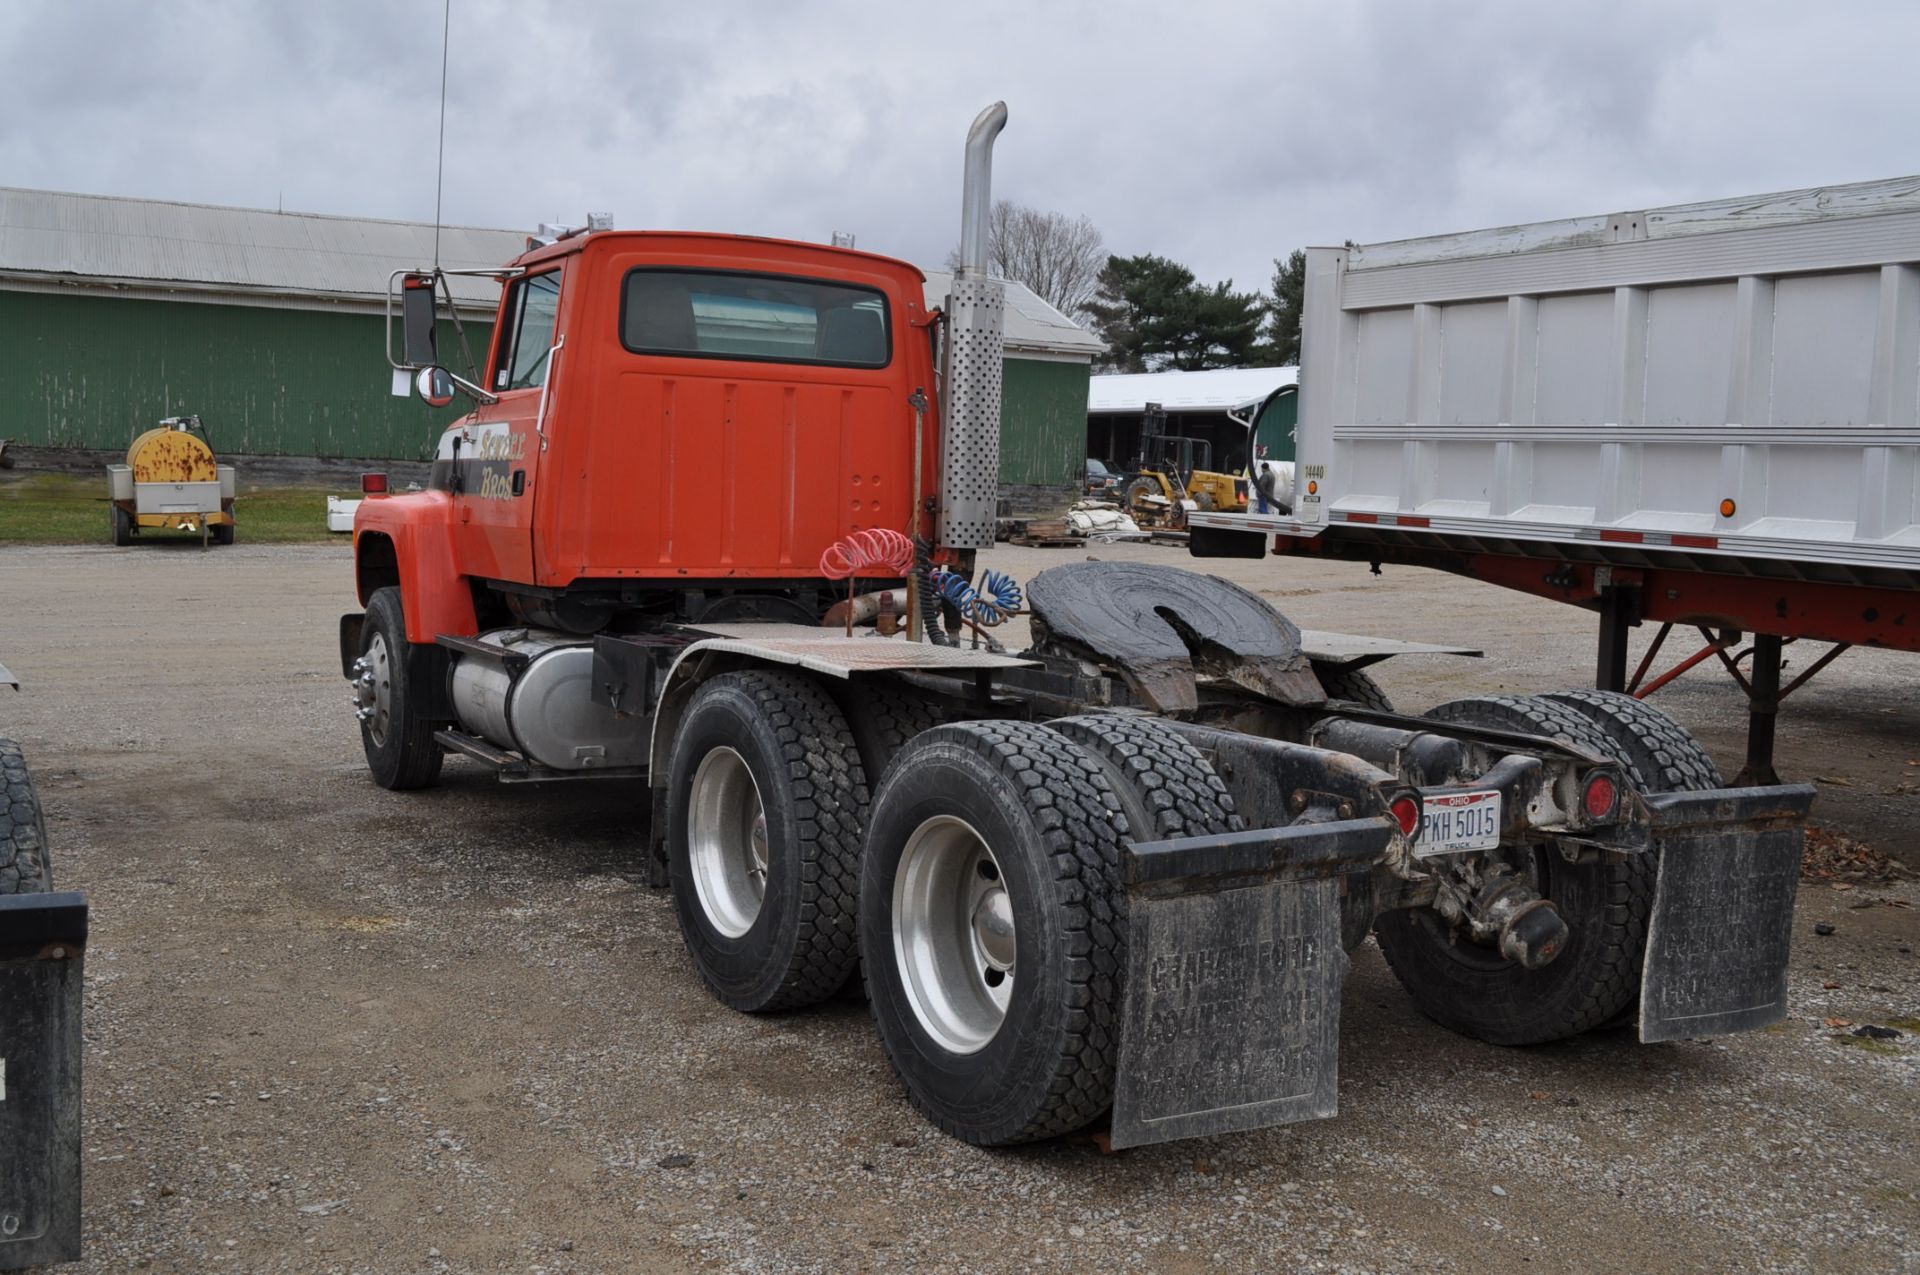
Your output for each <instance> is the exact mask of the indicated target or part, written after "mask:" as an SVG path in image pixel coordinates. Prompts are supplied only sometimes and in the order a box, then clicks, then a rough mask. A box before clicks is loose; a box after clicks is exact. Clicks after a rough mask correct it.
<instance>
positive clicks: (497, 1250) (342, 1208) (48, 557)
mask: <svg viewBox="0 0 1920 1275" xmlns="http://www.w3.org/2000/svg"><path fill="white" fill-rule="evenodd" d="M1101 552H1102V556H1139V557H1145V558H1150V559H1153V560H1157V561H1165V562H1168V563H1172V564H1176V565H1178V564H1185V563H1186V562H1187V561H1188V560H1187V559H1186V558H1185V557H1184V555H1182V554H1180V553H1179V552H1177V551H1173V550H1165V549H1132V550H1125V551H1117V550H1108V551H1101ZM1075 556H1078V551H1039V550H1009V549H1004V548H1003V549H1002V550H1000V551H997V552H996V554H995V555H994V558H993V561H994V563H995V565H998V566H1001V567H1003V568H1008V569H1011V570H1013V571H1014V572H1015V573H1016V574H1018V575H1020V576H1021V577H1023V578H1025V577H1029V576H1031V575H1032V574H1033V573H1034V572H1035V571H1037V570H1039V569H1040V568H1041V567H1043V566H1045V565H1048V564H1051V563H1056V562H1063V561H1069V560H1072V559H1073V558H1074V557H1075ZM1216 569H1219V570H1222V571H1223V573H1228V574H1232V575H1233V576H1235V578H1237V579H1239V580H1241V581H1242V582H1244V583H1247V584H1249V585H1251V586H1252V587H1255V588H1259V589H1261V590H1263V591H1264V592H1265V593H1266V594H1267V595H1268V596H1269V597H1270V598H1272V599H1273V601H1274V602H1275V603H1276V605H1278V606H1280V607H1282V608H1283V609H1285V610H1287V611H1288V612H1289V613H1290V614H1293V615H1294V616H1295V617H1296V618H1298V619H1299V620H1300V621H1301V622H1302V623H1304V624H1306V625H1308V626H1310V627H1315V628H1347V629H1351V630H1353V631H1357V632H1369V633H1379V634H1383V635H1389V636H1407V637H1415V636H1426V637H1429V638H1431V639H1432V640H1436V641H1448V642H1472V643H1476V644H1479V645H1484V646H1485V647H1486V648H1487V649H1488V654H1489V658H1488V659H1486V660H1484V661H1465V660H1442V659H1437V658H1430V657H1426V658H1420V659H1407V660H1402V661H1397V662H1395V663H1393V664H1389V665H1387V666H1385V667H1384V668H1383V669H1382V670H1381V671H1380V674H1379V677H1380V681H1381V682H1382V683H1383V684H1384V685H1385V686H1386V688H1387V690H1388V691H1389V692H1390V693H1392V694H1393V695H1394V697H1395V698H1396V700H1397V701H1398V702H1399V703H1400V705H1401V706H1402V707H1403V708H1408V709H1413V710H1419V709H1423V708H1425V707H1428V706H1430V705H1432V704H1434V703H1437V702H1439V701H1441V700H1443V699H1449V698H1454V697H1457V696H1461V695H1469V694H1477V693H1486V692H1491V691H1496V690H1547V689H1554V688H1556V687H1561V686H1568V685H1579V684H1582V683H1583V682H1586V681H1588V680H1589V679H1590V676H1591V667H1592V642H1591V622H1590V620H1589V619H1588V618H1587V617H1586V616H1584V615H1583V614H1582V613H1580V612H1577V611H1574V610H1572V609H1571V608H1565V607H1560V606H1556V605H1553V604H1550V603H1546V602H1540V601H1535V600H1532V599H1528V598H1525V597H1521V596H1519V595H1515V594H1509V593H1504V592H1501V591H1498V590H1495V589H1492V588H1489V587H1486V586H1481V585H1477V584H1474V583H1472V582H1468V581H1462V580H1457V579H1453V578H1451V577H1445V576H1439V575H1428V574H1422V573H1419V572H1415V571H1411V570H1401V571H1390V572H1389V573H1388V575H1387V576H1386V577H1384V578H1378V579H1376V578H1374V577H1371V576H1369V575H1367V574H1366V573H1365V570H1364V568H1360V567H1354V566H1343V565H1339V564H1295V563H1291V562H1264V563H1263V562H1253V563H1248V562H1235V563H1230V564H1223V565H1222V566H1221V567H1220V568H1216ZM350 581H351V569H350V558H349V554H348V552H347V550H346V548H345V547H344V546H343V545H326V546H316V547H288V548H268V547H259V546H247V545H244V544H243V545H241V546H239V547H237V548H234V549H226V550H215V551H211V552H202V551H200V550H198V549H185V550H174V549H169V548H163V547H159V546H142V547H139V548H136V549H129V550H121V551H115V550H111V549H106V548H97V549H96V548H46V549H18V548H11V549H0V598H4V604H3V606H4V617H5V622H4V625H0V658H4V659H5V661H6V662H7V663H8V664H9V665H10V666H11V667H12V668H13V670H14V671H15V672H16V673H17V674H19V675H20V676H21V677H22V678H23V679H24V680H25V682H26V690H25V692H24V693H23V694H20V695H18V696H8V697H6V698H5V699H4V700H0V727H3V728H4V730H5V732H6V733H10V734H13V735H15V736H17V737H18V738H19V739H20V740H21V742H22V743H23V744H24V745H25V746H26V748H27V750H28V754H29V757H30V759H31V760H32V762H33V763H34V766H35V771H36V775H37V777H38V780H39V783H40V785H41V788H42V797H43V800H44V801H45V804H46V805H47V807H48V811H49V817H50V821H51V833H52V837H53V843H54V847H55V866H56V870H57V872H58V874H59V878H60V883H61V884H62V885H64V886H71V887H80V888H84V889H86V890H87V891H88V893H89V895H90V896H91V898H92V902H93V907H94V916H95V922H94V924H95V930H94V939H93V943H92V946H91V948H90V950H89V957H88V980H87V981H88V1003H87V1014H88V1021H87V1037H88V1041H89V1049H90V1052H89V1055H88V1058H87V1064H86V1065H87V1072H86V1156H85V1158H86V1175H87V1177H86V1184H87V1186H86V1213H85V1219H86V1220H85V1226H86V1249H87V1259H86V1261H85V1262H83V1263H82V1264H81V1265H80V1266H79V1267H76V1268H72V1269H76V1270H99V1271H109V1270H111V1271H121V1270H127V1269H130V1268H141V1269H149V1270H155V1271H169V1272H173V1271H179V1272H187V1271H192V1272H203V1271H218V1270H233V1271H299V1272H330V1271H339V1272H378V1273H380V1275H388V1273H394V1272H416V1271H418V1272H432V1271H515V1272H530V1271H531V1272H556V1273H557V1272H586V1271H625V1270H654V1269H659V1270H681V1269H702V1270H713V1269H727V1270H735V1269H737V1270H754V1271H854V1270H878V1269H915V1268H938V1269H943V1270H977V1271H1002V1270H1028V1269H1034V1268H1041V1269H1049V1270H1084V1269H1091V1268H1120V1269H1155V1270H1171V1271H1214V1270H1261V1271H1280V1270H1287V1271H1291V1270H1328V1271H1401V1270H1411V1269H1422V1270H1442V1271H1462V1272H1465V1271H1471V1272H1474V1273H1475V1275H1484V1273H1488V1272H1506V1271H1554V1270H1634V1271H1650V1270H1683V1269H1684V1270H1715V1271H1720V1270H1724V1271H1748V1270H1767V1271H1773V1270H1782V1271H1799V1270H1808V1271H1815V1270H1817V1271H1888V1270H1899V1269H1907V1270H1913V1269H1920V1226H1917V1224H1920V1204H1916V1193H1917V1192H1920V1154H1916V1152H1917V1150H1920V1043H1916V1039H1915V1031H1916V1029H1920V1021H1915V1020H1916V1019H1920V956H1916V955H1915V951H1914V948H1915V947H1916V939H1920V923H1917V921H1916V912H1915V911H1914V910H1913V909H1911V908H1903V907H1900V906H1896V905H1895V901H1896V900H1909V901H1920V883H1916V882H1914V881H1912V880H1911V879H1908V880H1907V881H1905V882H1904V883H1901V882H1896V883H1894V884H1892V885H1886V886H1880V885H1872V884H1861V885H1856V886H1855V887H1854V888H1852V889H1849V890H1835V889H1832V888H1830V887H1828V886H1826V885H1819V886H1813V885H1809V886H1807V887H1805V888H1803V889H1802V891H1801V895H1800V904H1799V910H1798V915H1797V916H1796V919H1795V922H1794V930H1795V933H1794V944H1795V957H1794V966H1793V977H1792V1012H1791V1014H1790V1015H1789V1017H1788V1019H1787V1020H1786V1021H1785V1022H1784V1023H1781V1024H1780V1025H1778V1026H1776V1027H1774V1028H1772V1029H1770V1030H1768V1031H1764V1032H1760V1033H1756V1034H1753V1035H1749V1036H1743V1037H1734V1038H1731V1039H1728V1040H1724V1041H1718V1042H1705V1043H1679V1044H1672V1045H1662V1046H1654V1047H1641V1046H1639V1045H1636V1044H1634V1043H1633V1042H1632V1041H1631V1040H1630V1039H1629V1038H1628V1037H1626V1036H1624V1035H1620V1034H1600V1035H1594V1036H1589V1037H1586V1038H1583V1039H1580V1040H1576V1041H1572V1042H1568V1043H1564V1044H1560V1045H1555V1046H1549V1047H1543V1048H1534V1049H1526V1050H1508V1049H1499V1048H1494V1047H1490V1046H1484V1045H1480V1044H1476V1043H1474V1042H1472V1041H1468V1040H1464V1039H1461V1038H1459V1037H1456V1036H1453V1035H1450V1034H1448V1033H1447V1032H1445V1031H1443V1030H1441V1029H1439V1028H1437V1027H1434V1026H1433V1025H1431V1024H1429V1023H1428V1022H1426V1021H1425V1020H1424V1019H1422V1018H1421V1017H1420V1016H1419V1015H1418V1014H1417V1013H1416V1012H1415V1011H1414V1010H1413V1008H1412V1006H1411V1005H1410V1004H1409V1003H1408V1001H1407V999H1406V997H1405V996H1404V995H1403V994H1402V992H1401V991H1400V989H1399V987H1398V985H1397V984H1396V983H1395V982H1394V980H1393V979H1392V977H1391V976H1390V975H1389V974H1388V972H1387V971H1386V968H1385V966H1384V964H1383V962H1382V961H1381V959H1380V956H1379V953H1378V951H1377V950H1376V949H1375V948H1373V947H1372V946H1371V944H1370V943H1369V945H1368V946H1366V947H1364V948H1362V949H1361V951H1360V952H1358V953H1357V954H1356V957H1355V960H1354V965H1353V972H1352V975H1351V977H1350V979H1349V981H1348V984H1347V992H1346V999H1345V1007H1346V1012H1345V1015H1344V1020H1343V1023H1342V1028H1343V1065H1342V1068H1341V1075H1340V1100H1341V1114H1340V1116H1339V1117H1338V1118H1337V1119H1334V1120H1330V1121H1323V1122H1319V1123H1316V1124H1309V1125H1300V1126H1294V1127H1291V1128H1285V1129H1274V1130H1268V1131H1265V1132H1261V1133H1256V1134H1247V1135H1236V1136H1231V1137H1221V1138H1214V1139H1204V1140H1199V1141H1194V1142H1186V1143H1177V1144H1173V1145H1167V1146H1159V1147H1151V1148H1145V1149H1141V1150H1137V1151H1132V1152H1127V1153H1124V1154H1121V1155H1117V1156H1107V1155H1102V1154H1101V1153H1100V1152H1099V1150H1098V1149H1097V1148H1095V1147H1094V1146H1093V1145H1091V1144H1090V1143H1086V1142H1079V1143H1074V1142H1068V1143H1055V1144H1050V1145H1044V1146H1039V1147H1033V1148H1028V1149H1024V1150H1019V1151H1013V1152H985V1151H979V1150H975V1149H973V1148H971V1147H967V1146H964V1145H961V1144H959V1143H956V1142H953V1141H950V1140H948V1139H946V1138H945V1137H943V1136H941V1135H939V1134H937V1133H935V1132H934V1131H933V1130H932V1129H931V1128H930V1127H929V1126H927V1125H926V1124H925V1123H924V1122H923V1121H922V1120H921V1119H920V1118H919V1117H918V1116H917V1115H916V1114H915V1113H914V1112H913V1110H912V1109H911V1108H910V1107H909V1106H908V1104H907V1102H906V1100H905V1098H904V1097H903V1095H902V1092H901V1090H900V1088H899V1086H898V1084H897V1083H896V1082H895V1080H894V1078H893V1076H892V1075H891V1073H890V1072H889V1071H888V1068H887V1065H886V1062H885V1060H884V1058H883V1057H882V1055H881V1051H880V1048H879V1045H878V1043H877V1041H876V1039H875V1036H874V1033H873V1030H872V1028H871V1025H870V1023H869V1022H868V1019H867V1015H866V1009H865V1007H864V1006H863V1005H861V1004H859V1003H857V1002H851V1001H848V1002H840V1003H836V1004H832V1005H830V1006H828V1007H826V1008H824V1009H821V1010H817V1011H813V1012H807V1013H800V1014H794V1015H789V1016H780V1017H771V1018H759V1019H755V1018H747V1017H743V1016H740V1015H736V1014H733V1013H730V1012H728V1011H726V1010H724V1009H722V1008H721V1007H720V1006H719V1005H718V1004H716V1003H715V1002H714V1001H712V1000H711V999H710V998H709V997H708V996H707V994H706V992H705V991H704V990H703V988H702V987H701V985H700V984H699V982H698V980H697V978H696V977H695V975H694V973H693V972H692V969H691V968H690V966H689V964H688V962H687V961H686V959H685V957H684V955H683V952H682V949H681V944H680V939H679V936H678V934H677V931H676V930H675V927H674V923H673V919H672V912H671V907H670V904H669V902H668V900H667V899H666V897H665V896H664V895H663V894H660V893H656V892H653V891H650V890H648V889H647V888H646V887H645V886H644V884H642V879H643V878H642V865H641V863H640V861H639V854H640V847H641V844H642V840H643V834H644V824H645V819H646V801H645V794H644V791H643V790H640V789H638V788H635V787H633V786H630V785H620V784H611V783H610V784H605V785H600V786H592V785H578V786H568V785H563V786H558V787H554V788H545V789H542V788H538V787H535V788H531V789H514V788H507V787H502V786H500V785H498V784H496V783H495V782H493V781H492V780H491V778H489V777H488V776H486V775H484V774H483V773H482V772H480V771H479V770H477V769H476V768H474V767H472V766H471V765H469V764H468V763H466V762H464V761H461V762H454V763H450V764H449V765H448V767H447V773H446V781H445V783H444V784H443V785H442V786H441V787H440V788H438V789H436V790H433V791H430V792H427V793H421V794H411V795H401V794H392V793H387V792H384V791H382V790H380V789H378V788H376V787H375V786H374V785H373V784H372V783H371V782H370V781H369V780H368V779H367V777H366V775H365V773H364V766H363V763H362V760H361V755H360V744H359V738H358V735H357V732H356V730H355V728H354V723H353V718H352V714H351V711H350V710H349V708H348V705H347V691H346V687H345V685H344V683H343V682H342V681H341V680H340V675H339V667H338V658H337V655H336V649H337V648H336V623H337V617H338V616H339V614H340V613H341V612H342V611H343V610H346V609H348V608H349V607H350V606H351V604H352V597H351V584H350ZM1916 672H1920V661H1915V660H1914V659H1913V658H1912V657H1902V656H1894V655H1888V654H1885V653H1880V652H1859V653H1855V654H1851V655H1849V656H1848V657H1846V658H1845V659H1843V660H1841V661H1840V662H1839V663H1838V664H1837V665H1835V666H1834V667H1833V668H1832V669H1831V670H1829V671H1828V672H1827V673H1823V674H1822V675H1821V678H1820V679H1818V680H1817V681H1815V682H1814V683H1813V684H1812V685H1811V686H1809V687H1808V688H1807V689H1806V690H1804V691H1802V692H1801V693H1800V694H1799V695H1797V696H1796V697H1795V698H1794V700H1792V701H1790V704H1789V711H1788V714H1787V717H1786V719H1785V721H1784V723H1783V728H1782V736H1783V747H1782V755H1781V770H1782V771H1783V772H1784V773H1786V774H1788V775H1790V776H1792V777H1795V778H1811V777H1815V776H1818V777H1820V778H1822V779H1823V780H1825V781H1826V782H1825V783H1823V785H1822V794H1823V796H1822V802H1821V804H1820V806H1819V807H1818V808H1817V811H1816V814H1817V817H1818V818H1819V819H1821V820H1822V821H1825V822H1827V823H1829V824H1830V825H1831V826H1833V827H1835V828H1836V829H1839V830H1842V831H1845V832H1847V833H1849V834H1851V835H1853V836H1856V837H1859V838H1861V839H1863V840H1866V841H1869V842H1871V843H1873V844H1878V845H1882V846H1883V847H1884V848H1886V849H1889V850H1893V851H1895V852H1897V853H1907V852H1908V844H1907V840H1906V839H1907V838H1909V837H1910V836H1911V829H1912V827H1913V820H1914V816H1915V814H1916V808H1917V807H1920V797H1917V796H1915V788H1916V781H1920V766H1916V767H1909V766H1908V765H1907V763H1908V762H1909V761H1910V760H1920V696H1916V695H1915V694H1914V693H1913V692H1914V688H1915V686H1916V685H1920V679H1916V677H1915V673H1916ZM1659 702H1662V703H1664V704H1665V705H1666V706H1667V707H1668V708H1669V710H1670V711H1673V712H1675V713H1676V714H1677V715H1679V716H1680V717H1681V719H1682V720H1683V721H1684V722H1686V723H1687V724H1688V725H1689V726H1691V727H1693V728H1694V729H1695V730H1696V731H1698V732H1699V733H1700V735H1701V737H1702V739H1703V740H1704V741H1705V742H1706V743H1707V745H1708V746H1709V747H1710V748H1711V749H1712V750H1713V751H1714V752H1715V754H1716V755H1717V756H1718V757H1719V758H1720V759H1721V760H1722V761H1723V763H1730V764H1728V766H1727V769H1729V770H1732V769H1734V768H1735V767H1736V765H1737V761H1738V757H1739V752H1740V737H1739V735H1738V734H1737V733H1736V732H1737V730H1738V727H1739V724H1740V723H1739V715H1738V709H1739V705H1738V702H1737V701H1736V700H1735V698H1734V696H1733V694H1732V692H1731V690H1730V688H1729V687H1728V686H1726V685H1725V684H1724V683H1722V682H1719V681H1716V680H1714V679H1713V678H1711V677H1709V676H1708V675H1707V673H1706V670H1701V671H1699V672H1698V673H1696V674H1694V675H1690V676H1689V678H1687V679H1683V681H1682V682H1681V683H1680V684H1678V685H1677V686H1676V687H1674V688H1673V690H1672V692H1671V693H1666V692H1663V694H1662V696H1661V700H1660V701H1659ZM1903 785H1905V786H1904V788H1903ZM1817 923H1826V924H1830V925H1832V926H1833V927H1835V931H1836V932H1835V933H1833V934H1832V935H1830V936H1826V937H1820V936H1816V934H1815V931H1814V927H1815V925H1816V924H1817ZM1828 1019H1833V1020H1835V1021H1845V1022H1846V1023H1847V1024H1849V1025H1851V1024H1865V1023H1875V1024H1895V1025H1896V1026H1899V1028H1900V1030H1902V1031H1903V1032H1904V1034H1903V1035H1902V1037H1901V1038H1900V1039H1898V1040H1893V1041H1889V1042H1885V1043H1884V1044H1883V1043H1879V1042H1866V1041H1863V1040H1861V1039H1860V1038H1856V1037H1854V1036H1851V1035H1850V1034H1849V1033H1848V1031H1847V1029H1846V1028H1845V1027H1835V1026H1830V1025H1829V1024H1828V1022H1827V1021H1826V1020H1828Z"/></svg>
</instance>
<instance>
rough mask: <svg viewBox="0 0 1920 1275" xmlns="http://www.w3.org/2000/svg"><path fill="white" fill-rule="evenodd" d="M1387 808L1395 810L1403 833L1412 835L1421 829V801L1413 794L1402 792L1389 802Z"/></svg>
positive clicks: (1395, 815)
mask: <svg viewBox="0 0 1920 1275" xmlns="http://www.w3.org/2000/svg"><path fill="white" fill-rule="evenodd" d="M1387 809H1388V810H1391V811H1392V812H1393V817H1394V819H1395V820H1396V821H1397V822H1398V823H1399V824H1400V831H1401V833H1402V835H1404V836H1409V837H1411V836H1413V835H1414V834H1415V833H1416V832H1418V831H1420V803H1419V802H1418V801H1416V800H1415V799H1414V797H1413V794H1411V793H1402V794H1401V795H1400V796H1398V797H1395V798H1394V799H1393V800H1392V801H1391V802H1389V803H1388V804H1387Z"/></svg>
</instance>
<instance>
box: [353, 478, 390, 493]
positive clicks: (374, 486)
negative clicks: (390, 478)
mask: <svg viewBox="0 0 1920 1275" xmlns="http://www.w3.org/2000/svg"><path fill="white" fill-rule="evenodd" d="M360 493H361V494H362V495H365V496H384V495H386V494H387V476H386V475H385V474H362V475H360Z"/></svg>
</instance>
